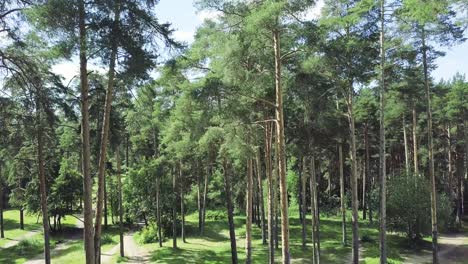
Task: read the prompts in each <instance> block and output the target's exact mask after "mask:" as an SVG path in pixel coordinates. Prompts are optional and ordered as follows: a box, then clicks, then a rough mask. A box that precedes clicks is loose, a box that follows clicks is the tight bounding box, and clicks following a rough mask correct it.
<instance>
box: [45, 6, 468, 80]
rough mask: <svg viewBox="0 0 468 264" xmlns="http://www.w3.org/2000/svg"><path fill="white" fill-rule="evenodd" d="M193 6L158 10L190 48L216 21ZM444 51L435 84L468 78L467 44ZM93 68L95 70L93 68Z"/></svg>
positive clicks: (69, 69) (69, 67)
mask: <svg viewBox="0 0 468 264" xmlns="http://www.w3.org/2000/svg"><path fill="white" fill-rule="evenodd" d="M194 2H195V1H194V0H160V2H159V4H158V5H157V6H156V12H157V14H158V17H159V20H160V22H169V23H171V24H172V26H173V28H174V29H175V30H176V31H175V32H174V37H175V38H176V39H177V40H179V41H184V42H186V43H189V44H190V43H191V42H192V41H193V36H194V34H195V31H196V29H197V27H198V26H200V25H201V23H202V22H203V21H204V19H206V18H214V17H216V15H217V14H216V13H215V12H208V11H202V12H197V10H196V8H195V7H194ZM322 5H323V1H322V0H319V1H318V4H317V8H315V9H314V10H311V12H310V14H308V16H311V17H315V16H317V15H318V14H319V10H320V8H321V6H322ZM442 50H443V51H445V52H446V56H445V57H441V58H438V59H437V61H436V64H437V66H438V67H437V69H435V70H434V71H433V72H432V73H431V75H432V77H434V79H435V80H436V81H438V80H441V79H446V80H447V79H450V78H452V76H453V75H455V73H457V72H460V73H463V74H466V75H467V76H468V42H465V43H463V44H461V45H458V46H455V47H451V48H444V49H442ZM76 65H77V64H76V63H73V62H64V63H60V64H59V65H56V66H55V67H54V71H55V72H56V73H60V74H62V75H63V76H64V77H65V79H66V80H69V79H70V78H72V77H73V76H74V75H76V74H77V73H78V68H77V67H76ZM90 68H91V69H93V67H92V66H91V67H90ZM94 70H99V71H101V70H102V71H103V72H105V70H104V69H98V68H95V69H94Z"/></svg>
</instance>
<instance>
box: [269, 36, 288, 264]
mask: <svg viewBox="0 0 468 264" xmlns="http://www.w3.org/2000/svg"><path fill="white" fill-rule="evenodd" d="M273 44H274V52H275V87H276V122H277V123H276V126H277V131H276V134H277V141H278V154H279V155H278V157H279V160H278V171H279V185H280V205H281V246H282V247H281V250H282V254H283V255H282V262H283V264H289V263H290V254H289V215H288V190H287V185H286V160H285V158H286V155H285V142H284V120H283V92H282V88H281V48H280V33H279V30H278V29H275V30H274V31H273Z"/></svg>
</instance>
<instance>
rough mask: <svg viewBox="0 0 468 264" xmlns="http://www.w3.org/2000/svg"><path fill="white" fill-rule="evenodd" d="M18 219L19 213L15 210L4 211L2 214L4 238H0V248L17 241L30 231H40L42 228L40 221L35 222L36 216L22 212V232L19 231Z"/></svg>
mask: <svg viewBox="0 0 468 264" xmlns="http://www.w3.org/2000/svg"><path fill="white" fill-rule="evenodd" d="M19 217H20V213H19V210H17V209H11V210H6V211H4V212H3V222H4V227H5V238H3V239H1V238H0V247H2V246H3V245H5V244H7V243H9V242H11V241H13V240H15V239H18V238H19V237H21V236H23V235H25V234H26V233H28V232H30V231H35V230H40V229H41V227H42V224H41V223H42V222H41V219H39V222H37V216H35V215H31V214H28V213H26V212H24V230H21V229H20V224H19Z"/></svg>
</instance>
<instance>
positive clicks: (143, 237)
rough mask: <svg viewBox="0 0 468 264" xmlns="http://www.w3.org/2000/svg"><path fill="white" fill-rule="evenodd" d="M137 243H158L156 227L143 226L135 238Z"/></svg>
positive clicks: (153, 225)
mask: <svg viewBox="0 0 468 264" xmlns="http://www.w3.org/2000/svg"><path fill="white" fill-rule="evenodd" d="M136 238H137V241H138V243H140V244H148V243H155V242H158V227H157V226H156V225H155V224H150V225H148V226H145V227H144V228H143V229H142V230H141V231H140V232H138V235H137V236H136Z"/></svg>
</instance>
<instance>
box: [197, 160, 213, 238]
mask: <svg viewBox="0 0 468 264" xmlns="http://www.w3.org/2000/svg"><path fill="white" fill-rule="evenodd" d="M211 169H212V168H211V164H209V165H208V171H207V173H206V174H205V186H204V188H203V204H202V219H201V220H202V221H201V223H202V224H201V230H200V235H203V233H204V231H205V217H206V200H207V199H206V198H207V195H208V177H209V176H211Z"/></svg>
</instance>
